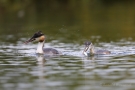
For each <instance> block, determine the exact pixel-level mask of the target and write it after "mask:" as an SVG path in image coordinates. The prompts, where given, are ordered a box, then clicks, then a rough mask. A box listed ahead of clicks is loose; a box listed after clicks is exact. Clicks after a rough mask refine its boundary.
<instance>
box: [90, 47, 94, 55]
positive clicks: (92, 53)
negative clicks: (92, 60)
mask: <svg viewBox="0 0 135 90" xmlns="http://www.w3.org/2000/svg"><path fill="white" fill-rule="evenodd" d="M94 54H95V50H94V46H92V47H91V48H90V55H94Z"/></svg>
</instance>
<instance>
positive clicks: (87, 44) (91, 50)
mask: <svg viewBox="0 0 135 90" xmlns="http://www.w3.org/2000/svg"><path fill="white" fill-rule="evenodd" d="M84 45H85V48H84V51H83V54H84V55H86V56H89V55H91V54H93V53H94V46H93V44H92V42H89V41H86V42H85V43H84Z"/></svg>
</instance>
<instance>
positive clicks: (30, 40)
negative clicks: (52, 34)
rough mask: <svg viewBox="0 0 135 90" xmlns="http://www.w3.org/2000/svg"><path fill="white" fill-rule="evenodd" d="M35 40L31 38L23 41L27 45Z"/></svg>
mask: <svg viewBox="0 0 135 90" xmlns="http://www.w3.org/2000/svg"><path fill="white" fill-rule="evenodd" d="M35 40H36V39H35V38H33V37H32V38H30V39H29V40H27V41H25V42H24V43H25V44H27V43H29V42H32V41H35Z"/></svg>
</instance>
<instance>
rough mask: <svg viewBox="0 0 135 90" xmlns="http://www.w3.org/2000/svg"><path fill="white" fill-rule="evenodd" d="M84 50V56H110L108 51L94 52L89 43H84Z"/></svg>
mask: <svg viewBox="0 0 135 90" xmlns="http://www.w3.org/2000/svg"><path fill="white" fill-rule="evenodd" d="M84 44H85V49H84V51H83V54H84V55H85V56H91V55H108V54H111V52H110V51H108V50H97V51H96V50H95V49H94V46H93V44H92V43H91V42H85V43H84Z"/></svg>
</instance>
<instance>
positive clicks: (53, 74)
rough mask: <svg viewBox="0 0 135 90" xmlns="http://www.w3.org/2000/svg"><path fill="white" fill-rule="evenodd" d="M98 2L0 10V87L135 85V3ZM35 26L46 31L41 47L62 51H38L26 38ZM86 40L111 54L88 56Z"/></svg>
mask: <svg viewBox="0 0 135 90" xmlns="http://www.w3.org/2000/svg"><path fill="white" fill-rule="evenodd" d="M69 1H70V0H69ZM81 1H82V0H81ZM87 1H88V0H87ZM96 1H98V0H95V2H94V1H93V4H90V5H89V4H87V3H85V2H83V3H82V4H80V2H79V1H78V3H77V4H75V3H73V4H75V5H73V6H72V4H71V2H70V3H69V4H70V5H69V4H66V3H62V4H58V3H57V4H54V3H53V5H52V6H51V4H49V5H48V6H47V7H45V6H44V5H41V6H40V5H39V4H37V5H36V3H35V4H30V5H31V6H29V7H26V8H24V9H19V10H18V9H15V7H11V9H10V10H11V11H10V10H9V11H8V10H6V9H4V10H5V11H2V10H1V11H0V12H2V14H1V15H0V40H1V42H0V89H1V90H99V89H100V90H105V89H106V90H114V89H115V90H134V85H135V26H134V14H135V11H134V10H133V9H132V8H135V5H134V4H135V3H132V2H128V3H127V4H126V5H125V3H126V2H125V3H121V4H120V3H116V2H115V4H113V5H110V6H108V5H106V3H108V2H106V3H104V4H102V3H97V2H96ZM104 1H105V0H104ZM19 4H21V2H20V3H19ZM40 4H41V3H40ZM95 4H97V5H100V6H97V7H96V6H94V5H95ZM15 5H18V3H15ZM28 5H29V3H28ZM46 5H47V4H46ZM11 6H12V5H11ZM35 6H37V7H35ZM16 7H17V6H16ZM18 8H19V7H18ZM48 8H49V9H48ZM12 9H13V10H15V11H12ZM39 10H41V11H39ZM37 31H42V32H43V33H44V34H45V36H46V41H45V46H44V47H52V48H55V49H57V50H59V51H61V52H62V53H63V55H60V56H55V57H44V56H42V55H36V54H35V50H36V47H37V42H33V43H29V44H25V43H24V42H25V41H26V40H28V39H29V38H30V37H31V36H32V35H33V34H34V33H35V32H37ZM85 41H91V42H93V45H94V46H95V49H97V50H100V49H105V50H109V51H111V52H112V53H113V54H112V55H110V56H102V55H101V56H91V57H86V56H84V55H83V54H82V52H83V49H84V42H85Z"/></svg>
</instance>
